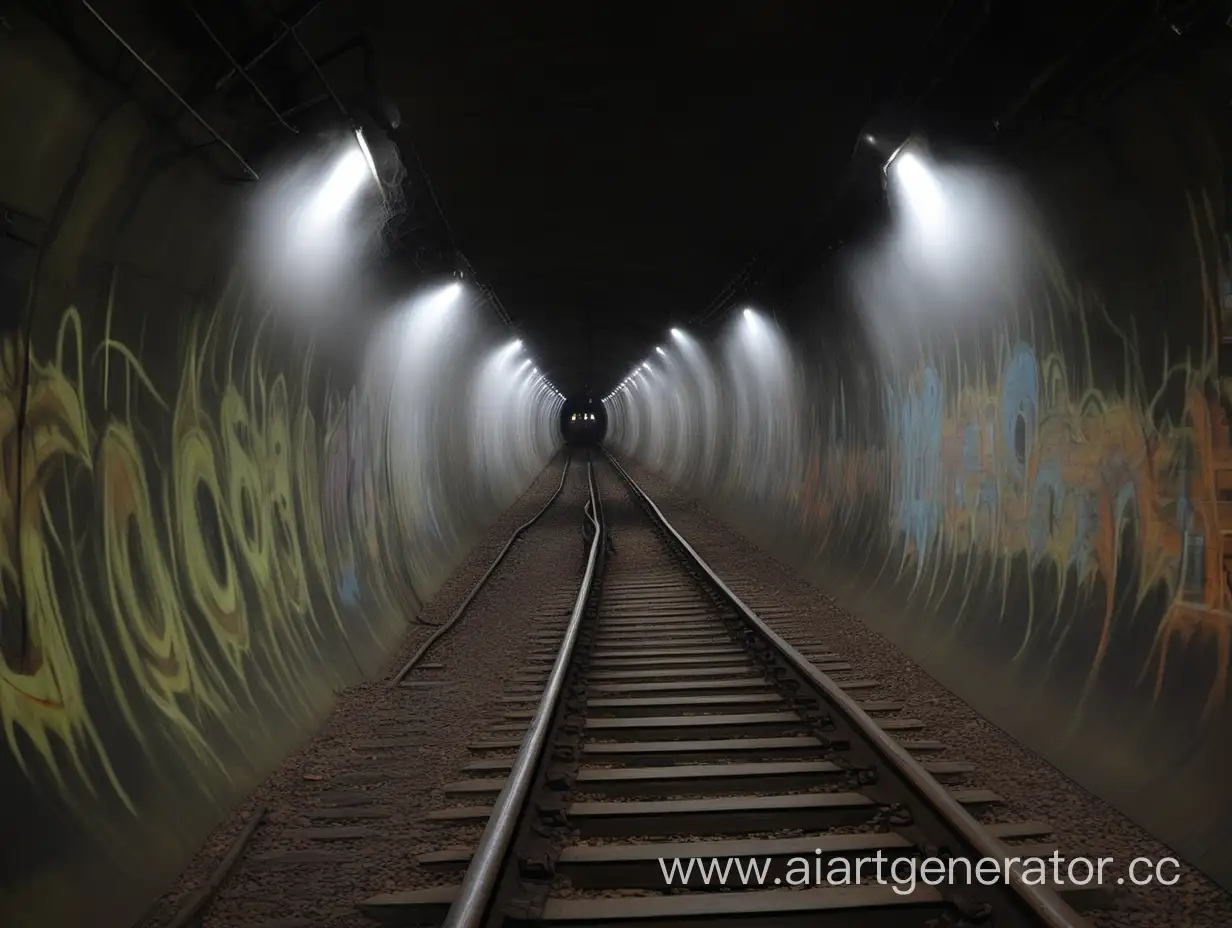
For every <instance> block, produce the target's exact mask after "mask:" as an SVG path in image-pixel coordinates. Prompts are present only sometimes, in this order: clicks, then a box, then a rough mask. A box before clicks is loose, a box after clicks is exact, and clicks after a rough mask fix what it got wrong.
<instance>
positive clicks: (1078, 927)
mask: <svg viewBox="0 0 1232 928" xmlns="http://www.w3.org/2000/svg"><path fill="white" fill-rule="evenodd" d="M600 450H601V451H602V452H603V454H604V456H605V457H606V458H607V460H608V462H609V463H610V464H611V465H612V468H613V469H614V470H615V471H616V473H617V474H619V475H620V477H621V479H622V480H624V482H625V483H626V484H627V485H628V487H629V488H630V489H631V490H632V491H633V493H634V495H635V496H636V497H637V498H638V499H639V500H640V501H641V502H642V503H643V504H644V505H645V506H646V508H647V509H648V510H649V511H650V512H651V514H652V515H653V517H654V519H655V520H656V521H657V522H658V523H659V525H660V527H661V528H662V529H663V530H664V531H665V532H666V533H667V534H668V535H669V537H670V538H671V539H672V540H673V541H674V542H676V544H678V545H679V546H680V548H681V549H682V550H683V551H684V553H685V554H686V556H687V557H688V558H689V559H690V560H691V561H692V562H693V564H694V565H695V566H696V567H697V569H698V570H699V571H701V573H702V574H703V575H704V576H705V578H706V580H707V581H708V582H709V583H711V584H712V585H713V586H714V588H715V589H716V590H717V591H718V592H719V594H720V595H721V596H722V598H723V599H724V600H726V602H727V603H728V605H730V606H731V607H732V608H733V609H735V610H736V613H737V615H738V616H739V617H740V618H741V620H742V621H743V622H744V623H745V624H746V625H748V626H750V627H752V628H754V629H755V630H756V631H757V632H758V633H760V634H761V635H763V636H764V637H765V639H766V640H767V641H768V642H770V643H771V645H772V646H773V647H774V648H775V649H777V650H778V652H779V653H780V654H781V655H782V656H783V658H784V659H785V660H786V661H787V662H788V663H789V664H790V665H791V666H792V669H793V670H795V671H796V672H797V673H799V674H800V675H801V676H802V677H804V678H806V679H807V680H808V681H809V682H810V683H811V684H812V685H813V686H815V687H816V688H817V690H818V691H819V692H820V693H822V694H823V695H824V696H825V698H826V699H827V700H828V701H829V702H830V704H831V705H832V706H833V707H834V709H836V710H837V711H838V712H840V713H841V714H842V715H843V716H845V718H846V720H847V721H848V722H849V723H850V724H851V725H852V727H853V728H855V729H857V730H858V731H860V733H861V734H862V735H863V736H864V737H865V738H866V739H868V743H869V745H870V746H871V747H872V748H873V750H874V751H876V752H877V753H878V754H879V755H881V756H882V757H883V758H884V759H885V760H886V762H888V763H889V764H891V765H893V766H894V767H896V768H897V770H898V771H899V773H901V774H902V776H903V778H904V779H905V780H906V781H907V783H908V784H909V785H910V786H911V787H912V788H913V789H914V790H915V791H916V794H917V795H918V796H919V798H920V799H921V800H923V801H924V802H925V803H927V804H928V805H930V806H931V807H932V810H933V811H934V812H935V813H936V814H937V815H938V816H939V817H940V818H942V819H944V820H945V821H947V822H949V824H950V825H951V826H953V828H954V829H955V831H956V832H957V833H958V834H959V835H960V836H961V837H962V838H963V839H964V840H965V841H966V842H967V844H968V847H969V848H971V850H972V851H974V852H975V853H976V854H978V855H980V856H982V857H988V858H992V859H994V860H1000V859H1003V858H1004V857H1005V848H1004V846H1002V845H1001V844H1000V843H999V842H998V841H997V839H996V838H994V837H993V836H992V835H990V834H989V833H988V832H987V831H986V830H985V829H984V828H983V826H981V825H980V823H979V822H977V821H976V820H975V818H974V817H972V815H971V813H969V812H968V811H967V810H966V809H964V808H963V807H962V806H961V805H960V804H959V803H958V801H957V800H955V799H954V797H953V796H951V795H950V793H949V792H948V791H947V790H946V788H945V787H944V786H942V785H941V784H940V783H938V782H937V780H936V779H934V778H933V777H932V776H931V775H930V774H929V773H928V772H927V771H926V770H925V769H924V768H923V767H922V766H920V762H919V761H917V760H916V759H915V758H914V757H913V756H911V754H909V753H908V752H907V751H906V749H904V748H903V747H902V746H901V745H899V743H898V742H897V741H895V740H894V739H893V738H892V737H890V736H889V735H888V734H886V733H885V731H883V730H882V729H881V726H879V725H878V724H877V723H876V721H875V720H874V719H873V718H872V717H871V716H869V715H868V713H866V712H865V711H864V710H863V709H862V708H860V706H859V705H858V704H857V703H856V701H855V700H854V699H852V698H851V697H850V696H848V695H847V693H845V692H844V691H843V690H842V689H841V688H840V687H839V686H838V685H837V684H836V683H835V682H834V681H833V680H831V679H830V678H829V677H827V676H826V675H825V674H823V673H822V672H821V671H820V670H818V669H817V668H816V667H814V666H813V664H812V663H811V662H810V661H809V660H808V658H806V657H804V655H802V654H801V653H800V652H799V651H797V650H796V649H795V648H794V647H792V646H791V645H790V644H789V643H788V642H787V641H785V640H784V639H783V638H781V637H780V636H779V635H778V634H777V633H776V632H775V631H774V630H773V629H771V628H770V626H768V625H767V624H766V623H765V622H764V621H763V620H762V619H761V618H760V617H759V616H758V615H757V614H756V613H755V612H753V610H752V609H750V608H749V607H748V606H747V605H745V603H744V601H743V600H741V599H740V597H739V596H737V595H736V594H735V593H734V592H732V590H731V589H729V588H728V586H727V584H725V583H724V582H723V581H722V580H721V579H720V578H719V576H718V574H716V573H715V572H714V570H712V569H711V567H710V565H709V564H707V563H706V561H705V559H703V558H702V556H701V555H700V554H698V553H697V552H696V551H695V550H694V549H693V547H692V545H690V544H689V543H688V542H687V541H686V540H685V538H684V536H683V535H681V534H680V532H678V531H677V530H676V528H675V527H674V526H673V525H672V524H671V522H669V521H668V519H667V516H665V515H664V514H663V512H662V510H660V509H659V507H658V506H656V505H655V502H654V500H652V499H651V498H650V497H649V496H648V495H647V493H646V491H645V490H643V489H642V488H641V487H640V486H639V485H638V484H637V482H636V481H635V480H634V479H633V478H632V477H631V476H630V475H629V472H628V471H626V470H625V469H624V467H622V466H621V464H620V462H619V461H617V460H616V458H615V457H613V456H612V454H611V453H610V452H609V451H608V450H607V449H606V448H601V449H600ZM1020 866H1021V865H1017V866H1015V867H1014V868H1007V870H1008V872H1009V874H1010V877H1011V878H1010V880H1009V885H1010V886H1011V887H1012V889H1013V891H1014V894H1015V896H1016V897H1017V898H1018V900H1019V901H1020V902H1021V903H1022V904H1023V905H1024V906H1026V907H1027V909H1029V910H1030V912H1031V914H1032V915H1033V916H1035V917H1036V918H1037V919H1038V920H1039V922H1040V924H1041V925H1043V926H1047V928H1090V922H1088V921H1087V920H1086V919H1085V918H1083V917H1082V916H1081V915H1079V914H1078V913H1077V912H1075V911H1074V910H1073V909H1072V908H1071V907H1070V906H1069V905H1068V904H1067V903H1066V902H1065V901H1064V900H1063V899H1061V897H1060V896H1059V895H1058V894H1057V893H1056V892H1054V891H1053V890H1051V889H1048V888H1047V887H1039V886H1032V885H1029V884H1028V883H1026V882H1025V881H1024V880H1023V878H1022V873H1021V872H1020V870H1019V867H1020Z"/></svg>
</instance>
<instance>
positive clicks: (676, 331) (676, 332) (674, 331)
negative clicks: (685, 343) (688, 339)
mask: <svg viewBox="0 0 1232 928" xmlns="http://www.w3.org/2000/svg"><path fill="white" fill-rule="evenodd" d="M672 338H684V333H683V332H681V331H680V330H679V329H672Z"/></svg>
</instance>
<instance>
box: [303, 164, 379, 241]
mask: <svg viewBox="0 0 1232 928" xmlns="http://www.w3.org/2000/svg"><path fill="white" fill-rule="evenodd" d="M367 177H368V164H367V162H366V161H365V160H364V153H363V152H362V151H360V150H359V149H357V148H351V149H348V150H347V152H346V154H344V155H343V156H342V157H341V158H339V159H338V163H337V164H336V165H334V169H333V171H331V172H330V175H329V177H327V178H326V179H325V183H323V184H322V185H321V189H320V190H319V191H317V195H316V197H314V198H313V201H312V209H311V210H310V211H309V220H310V221H311V222H312V223H313V224H327V223H330V222H332V221H333V220H335V219H337V218H338V216H339V215H340V214H341V213H342V212H343V211H344V210H345V209H346V208H347V207H348V206H349V205H350V204H351V201H352V200H354V199H355V196H356V194H358V193H359V189H360V187H362V186H363V183H364V180H365V179H366V178H367Z"/></svg>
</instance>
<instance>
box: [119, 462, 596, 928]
mask: <svg viewBox="0 0 1232 928" xmlns="http://www.w3.org/2000/svg"><path fill="white" fill-rule="evenodd" d="M562 462H563V457H562V456H559V455H558V456H557V457H556V458H555V459H554V460H553V461H552V462H551V463H550V464H549V465H548V466H547V468H545V470H544V471H543V473H541V474H540V475H539V477H537V478H536V480H535V481H534V482H533V483H532V485H531V486H530V488H528V489H527V491H526V492H525V493H524V494H523V495H522V496H521V498H519V499H518V500H517V501H516V502H515V503H514V504H513V505H512V506H511V507H510V508H509V509H508V510H506V511H505V512H504V513H503V514H502V515H501V516H500V517H499V518H498V519H497V521H496V522H495V524H494V525H493V526H492V528H491V529H490V530H489V532H488V533H487V535H486V537H485V538H484V539H483V540H482V541H481V542H480V544H479V545H477V547H476V548H475V549H474V550H473V551H472V552H471V553H470V555H468V557H467V558H466V559H465V560H464V562H463V563H462V564H461V566H460V567H459V568H458V569H457V570H456V571H455V572H454V574H453V575H452V576H451V577H450V579H449V580H448V581H447V582H446V583H445V584H444V585H443V586H442V588H441V589H440V591H439V592H438V593H437V594H436V596H435V597H433V599H432V601H431V602H430V603H429V604H428V605H427V607H426V608H425V610H424V612H423V614H422V618H423V619H424V620H425V621H428V622H433V623H439V622H443V621H445V620H447V619H448V618H449V617H450V616H451V615H452V614H453V611H454V610H455V609H456V608H457V607H458V605H459V604H460V603H461V601H462V600H463V598H464V597H465V596H466V594H467V593H468V592H469V590H470V588H471V587H472V586H473V584H474V583H475V582H476V581H477V580H478V579H479V578H480V577H481V576H482V575H483V572H484V571H485V570H486V569H487V567H488V565H489V564H490V563H491V561H492V559H493V558H494V557H495V556H496V554H497V553H498V552H499V551H500V549H501V547H503V546H504V544H505V542H506V541H507V540H508V538H509V535H510V534H512V532H513V531H514V529H516V528H517V526H518V525H520V524H521V523H523V522H525V521H526V520H527V519H528V518H530V517H531V516H532V515H534V513H535V512H537V511H538V510H539V509H540V508H542V506H543V504H544V503H545V502H546V501H547V500H548V498H549V497H550V496H551V494H552V492H553V491H554V490H555V489H556V486H557V484H558V483H559V480H560V468H561V465H562ZM586 492H587V491H586V472H585V462H584V461H579V460H578V456H577V455H575V456H574V461H573V464H572V466H571V469H570V474H569V478H568V480H567V481H566V484H565V488H564V490H563V492H562V493H561V496H560V498H559V499H558V500H557V502H556V504H555V505H554V506H553V507H552V508H551V509H550V510H548V512H547V513H546V514H545V515H544V516H543V518H542V519H541V520H540V521H539V522H538V523H536V525H535V526H533V527H532V528H531V529H530V531H529V532H528V533H527V534H526V535H525V536H523V539H522V540H520V541H519V542H518V543H517V544H515V545H514V547H513V548H512V550H511V551H510V552H509V555H508V556H507V558H506V560H505V561H504V563H503V564H502V565H501V567H500V568H499V569H498V570H497V572H496V574H495V575H494V576H493V577H492V579H491V580H490V581H489V583H488V584H487V586H485V588H484V589H483V590H482V591H481V592H480V594H479V595H478V596H477V597H476V599H475V601H474V602H473V603H472V604H471V607H470V609H469V610H468V612H467V613H466V615H465V616H464V618H463V619H462V620H461V621H460V622H459V623H458V625H457V626H455V628H454V629H453V630H452V631H451V632H449V633H448V634H447V635H446V636H445V637H444V638H443V639H442V640H441V641H440V642H439V643H438V644H437V646H436V647H435V648H434V649H433V650H432V651H431V652H430V653H429V654H428V655H427V657H426V658H425V661H426V663H427V664H428V665H429V667H428V668H427V669H423V670H416V671H412V673H411V674H410V675H409V676H408V677H407V683H408V684H410V685H408V686H402V687H398V688H395V689H393V690H389V689H387V688H386V685H385V681H386V679H387V678H388V677H389V676H390V675H392V673H393V672H394V671H395V670H396V669H398V668H399V667H401V666H402V664H403V663H404V662H405V661H406V660H407V659H409V657H410V656H411V655H412V654H413V653H414V651H415V650H416V649H417V648H418V647H419V646H420V645H421V644H422V643H423V642H424V640H425V639H427V637H428V636H429V635H430V634H431V633H432V631H433V629H432V628H429V627H428V626H427V625H422V624H419V623H411V624H409V625H408V627H407V633H406V637H405V638H404V640H403V642H402V643H401V645H400V647H399V649H398V651H397V653H395V654H393V655H391V657H390V659H389V661H388V663H387V665H386V667H385V668H384V672H383V673H382V674H381V676H380V677H378V678H377V679H376V680H374V681H372V682H369V683H364V684H360V685H358V686H355V687H352V688H350V689H348V690H347V691H345V692H343V693H342V694H340V696H339V698H338V702H337V705H336V706H335V708H334V711H333V713H332V714H331V716H330V718H329V719H328V720H327V722H326V724H325V725H324V727H323V728H322V730H321V731H320V732H319V733H318V734H317V735H315V736H314V737H313V738H311V739H310V740H309V741H308V742H307V743H306V744H305V745H304V746H303V747H302V748H301V749H300V750H299V751H298V752H296V753H295V754H293V755H292V756H290V757H288V758H287V759H286V761H285V762H284V763H283V764H282V766H281V767H279V768H278V769H277V770H275V771H274V772H273V773H271V774H270V775H269V777H268V778H267V779H266V780H265V781H264V782H263V783H262V784H261V786H259V787H258V788H257V790H256V791H255V792H254V793H253V794H252V795H251V796H249V797H248V799H247V800H246V801H244V802H243V803H241V804H240V805H239V806H238V807H237V808H236V809H234V810H233V812H232V813H231V815H230V816H229V817H228V818H227V819H226V820H225V821H224V822H222V823H221V824H220V825H219V826H218V827H217V828H216V829H215V830H214V832H213V833H212V834H211V835H210V836H209V838H208V839H207V840H206V841H205V843H204V844H203V845H202V848H201V850H200V851H199V852H198V854H197V856H196V857H195V858H194V859H193V860H192V861H191V862H190V863H189V865H188V866H187V867H186V868H185V869H184V870H183V871H182V873H181V875H180V877H179V878H178V880H177V881H176V883H175V884H174V885H173V886H172V887H171V889H170V890H169V891H168V892H167V893H166V894H165V895H164V896H163V897H162V898H161V899H160V900H159V901H158V902H157V903H156V904H155V906H153V907H152V908H151V910H150V912H149V914H148V915H147V917H146V918H145V919H143V921H142V922H141V928H161V926H164V925H166V924H167V923H168V922H169V921H170V920H171V919H172V918H174V916H175V913H176V911H177V910H178V909H179V907H180V906H181V905H182V904H183V903H184V901H185V900H186V899H187V898H189V897H190V896H191V895H192V894H193V893H194V892H195V891H196V890H197V889H198V888H199V887H201V886H203V885H204V884H205V883H206V881H208V879H209V877H210V874H211V873H212V871H213V870H214V868H215V866H216V864H217V862H218V861H219V860H220V859H221V858H222V857H223V856H224V855H225V854H226V853H227V850H228V848H229V847H230V845H231V843H232V841H233V839H234V837H235V836H236V835H237V834H239V833H240V832H241V831H242V830H243V828H244V826H245V824H246V823H247V822H248V821H249V820H250V818H251V817H252V815H254V814H255V813H256V811H257V810H259V809H260V808H262V807H264V808H265V809H266V810H267V812H266V814H265V816H264V818H263V820H262V821H261V823H260V825H259V827H258V828H257V829H256V832H255V834H254V835H253V837H252V839H251V841H250V842H249V844H248V846H247V848H246V850H245V852H244V855H243V857H242V858H241V859H240V860H239V862H238V863H237V864H236V865H235V866H234V867H233V868H232V870H231V872H230V874H229V876H228V877H227V879H226V880H225V881H224V883H223V884H222V886H221V888H220V890H219V891H218V893H217V894H216V896H215V898H214V901H213V903H212V905H211V906H210V908H209V909H208V911H207V912H206V914H205V916H204V918H203V919H201V920H200V922H199V924H201V925H203V926H205V928H301V926H303V928H306V926H313V928H350V926H360V925H363V926H371V925H372V924H373V923H372V922H370V921H368V920H367V919H365V918H364V917H363V916H361V915H360V914H359V912H358V911H357V910H356V908H355V906H356V903H358V902H359V901H361V900H363V899H365V898H367V897H369V896H372V895H374V894H376V893H381V892H386V891H389V890H393V889H408V888H416V887H422V886H429V885H434V884H436V883H440V882H446V881H447V880H445V879H443V878H442V877H439V876H436V875H433V874H427V873H424V872H422V871H421V870H420V869H419V868H418V865H417V864H416V862H415V858H416V856H417V855H419V854H421V853H424V852H426V851H430V850H438V849H441V848H444V847H447V846H450V845H465V844H474V843H475V841H476V840H477V839H478V836H479V833H480V832H481V831H482V825H481V824H480V825H479V826H469V825H467V826H462V827H456V828H442V827H440V826H434V825H432V824H431V823H427V822H425V821H424V820H423V818H424V813H425V812H427V811H428V810H430V809H434V808H441V807H444V806H449V805H462V804H467V805H470V804H474V805H481V804H484V803H485V801H489V800H484V799H476V800H474V801H473V802H472V801H469V800H464V801H458V800H456V799H455V798H454V797H448V798H447V797H446V796H445V795H444V793H443V792H442V790H441V787H442V786H443V785H444V784H446V783H449V782H452V781H455V780H458V779H461V777H462V774H461V768H462V767H463V766H464V765H465V763H466V762H467V760H468V759H469V758H468V753H467V748H466V745H467V744H468V743H469V742H470V741H473V740H478V737H479V736H480V734H481V732H482V730H483V729H484V728H485V727H486V726H488V725H490V724H492V723H494V722H498V721H500V720H501V713H502V712H503V711H505V709H507V708H508V707H506V706H502V705H501V704H500V703H499V702H498V700H497V697H498V696H499V695H500V693H501V690H502V687H503V683H504V681H506V680H507V679H508V678H510V677H512V676H513V675H515V674H516V673H518V672H519V671H520V669H521V667H522V666H523V664H524V663H525V660H526V658H527V656H528V655H529V654H530V652H532V651H534V650H535V649H536V647H538V645H537V644H536V643H535V641H534V640H533V639H532V637H531V633H532V632H534V631H535V630H536V628H537V627H542V624H543V623H544V622H545V611H546V610H545V609H544V608H543V607H542V606H541V604H542V603H544V601H545V598H547V597H551V598H552V599H553V601H555V600H557V599H560V600H563V599H565V598H569V597H571V596H572V595H576V591H577V584H578V583H579V582H580V580H581V575H582V571H583V569H584V567H585V563H584V554H585V551H584V546H583V540H582V531H581V526H582V506H583V504H584V502H585V500H586ZM566 611H567V610H566ZM432 665H436V666H435V667H433V666H432ZM441 665H443V666H441ZM454 880H456V877H454Z"/></svg>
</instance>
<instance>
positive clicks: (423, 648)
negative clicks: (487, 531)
mask: <svg viewBox="0 0 1232 928" xmlns="http://www.w3.org/2000/svg"><path fill="white" fill-rule="evenodd" d="M571 460H572V457H571V455H570V453H569V452H568V451H567V450H566V451H565V464H564V466H563V467H562V468H561V470H560V483H558V484H557V485H556V492H554V493H553V494H552V495H551V496H550V497H549V498H548V501H547V502H546V503H544V504H543V508H542V509H540V510H539V511H538V512H536V513H535V514H534V515H533V516H531V517H530V518H529V519H527V520H526V521H525V522H523V523H522V524H521V525H519V526H518V527H517V528H516V529H514V530H513V534H512V535H510V536H509V540H508V541H506V542H505V546H504V547H503V548H501V549H500V553H499V554H497V555H496V558H495V559H494V560H493V561H492V563H491V564H489V565H488V569H487V570H485V571H484V572H483V576H482V577H480V578H479V579H478V580H477V581H476V582H475V585H474V586H472V587H471V589H470V592H469V593H467V594H466V599H464V600H462V602H461V604H460V605H459V606H458V608H457V609H455V610H454V612H453V615H451V616H450V617H449V618H448V619H446V620H445V621H444V622H441V623H440V624H439V625H437V624H434V623H432V622H423V621H422V620H420V624H421V625H427V626H428V627H429V628H435V629H436V631H434V632H433V633H432V634H431V635H429V636H428V640H427V641H425V642H424V643H423V644H421V645H420V646H419V649H418V650H417V651H416V652H415V653H414V654H412V655H411V657H410V660H408V661H407V662H406V663H405V664H403V665H402V667H401V668H400V669H399V670H398V672H397V673H396V674H394V675H393V678H392V679H391V680H390V681H389V684H388V685H389V687H390V688H393V687H395V686H397V685H398V684H399V683H401V682H402V681H403V680H404V679H405V678H406V675H407V674H408V673H410V672H411V671H412V670H414V669H415V665H416V664H418V663H419V662H420V661H421V660H423V658H424V655H426V654H427V653H428V651H430V650H431V649H432V646H433V645H434V644H436V642H437V641H439V640H440V639H441V637H442V636H444V635H445V634H446V633H447V632H448V631H449V630H450V629H451V628H453V626H454V625H455V624H456V623H457V622H458V620H459V619H461V618H462V616H463V615H464V614H465V613H466V610H467V609H469V608H470V605H471V603H472V602H474V601H475V597H476V596H478V595H479V591H480V590H481V589H483V587H484V584H486V583H487V582H488V578H489V577H491V576H492V574H493V572H494V571H495V570H496V568H497V567H499V566H500V564H501V561H503V560H504V559H505V555H506V554H508V553H509V550H510V549H511V548H512V547H513V543H514V542H515V541H517V540H518V539H519V538H521V537H522V535H523V534H525V532H526V530H527V529H529V528H530V527H531V526H532V525H534V524H535V523H536V522H538V521H539V520H540V519H541V518H542V517H543V514H544V513H545V512H547V511H548V510H549V509H551V508H552V504H553V503H554V502H556V500H557V498H558V497H559V496H560V494H561V491H562V490H564V488H565V479H566V478H567V477H568V476H569V463H570V461H571Z"/></svg>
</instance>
